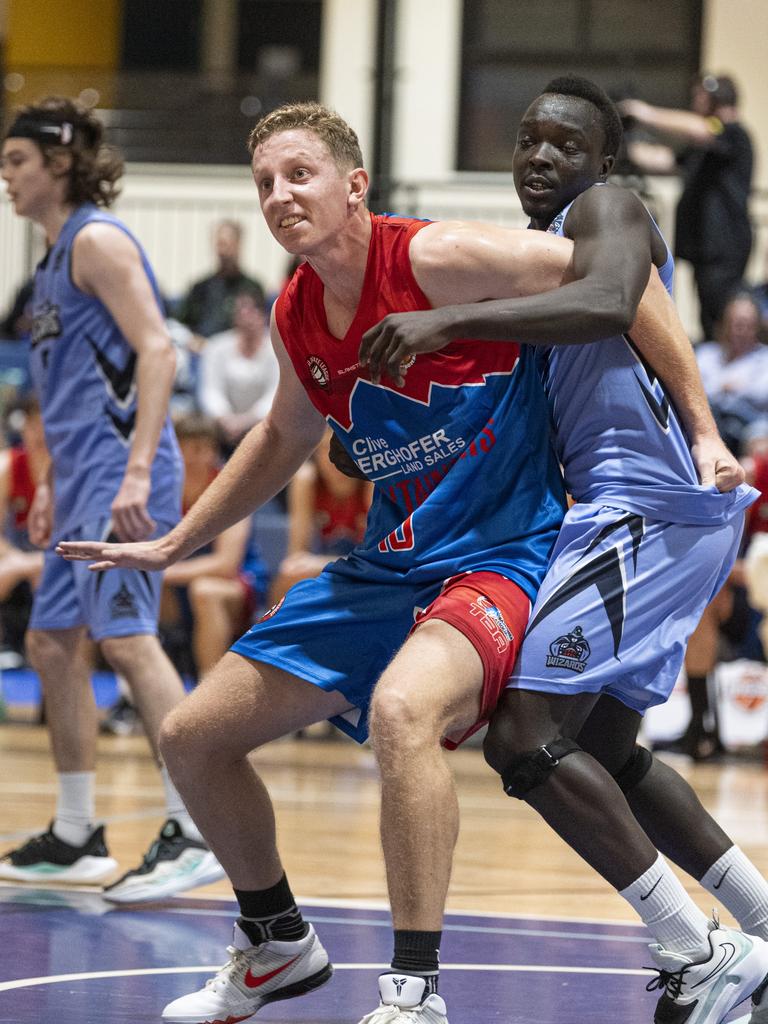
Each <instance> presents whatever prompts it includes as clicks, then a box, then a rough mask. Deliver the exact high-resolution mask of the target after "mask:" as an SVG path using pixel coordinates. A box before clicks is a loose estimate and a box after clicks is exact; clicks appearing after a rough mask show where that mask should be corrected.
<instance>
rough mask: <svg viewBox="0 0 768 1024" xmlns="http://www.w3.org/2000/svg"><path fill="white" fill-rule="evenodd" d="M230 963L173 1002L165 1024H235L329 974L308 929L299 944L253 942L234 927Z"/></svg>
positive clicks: (312, 931)
mask: <svg viewBox="0 0 768 1024" xmlns="http://www.w3.org/2000/svg"><path fill="white" fill-rule="evenodd" d="M227 952H228V953H229V961H228V962H227V963H226V964H225V965H224V966H223V967H222V968H221V970H220V971H219V972H218V973H217V974H216V975H214V977H213V978H209V979H208V981H207V982H206V983H205V987H204V988H201V989H200V990H199V991H198V992H191V993H190V994H189V995H186V996H181V998H180V999H174V1001H173V1002H172V1003H169V1004H168V1005H167V1006H166V1008H165V1009H164V1010H163V1020H164V1021H165V1022H166V1024H236V1022H237V1021H243V1020H248V1018H249V1017H252V1016H253V1014H254V1013H256V1011H257V1010H259V1009H261V1007H262V1006H264V1005H265V1004H266V1003H273V1002H275V1001H276V1000H278V999H291V998H292V997H293V996H302V995H304V994H305V993H306V992H311V991H312V989H315V988H318V987H319V986H320V985H322V984H324V982H326V981H328V979H329V978H330V977H331V975H332V974H333V967H331V964H330V962H329V960H328V954H327V953H326V952H325V950H324V949H323V947H322V945H321V943H320V940H319V939H318V937H317V935H316V934H315V929H314V928H313V927H312V925H310V926H309V931H308V932H307V934H306V935H305V936H304V938H303V939H299V941H298V942H277V941H275V940H272V941H270V942H263V943H261V945H259V946H252V945H251V940H250V939H249V938H248V936H247V935H246V934H245V932H244V931H243V930H242V928H240V926H239V925H238V924H237V923H235V929H234V937H233V940H232V945H231V946H228V947H227Z"/></svg>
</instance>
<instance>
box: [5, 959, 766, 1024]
mask: <svg viewBox="0 0 768 1024" xmlns="http://www.w3.org/2000/svg"><path fill="white" fill-rule="evenodd" d="M386 966H387V965H386V964H383V963H380V964H337V963H335V964H334V965H333V969H334V970H335V971H380V970H381V969H382V968H385V967H386ZM219 970H221V964H215V965H210V964H209V965H208V966H206V967H147V968H139V969H134V970H130V971H87V972H84V973H82V974H55V975H51V976H47V977H43V978H15V979H14V980H13V981H3V982H0V992H9V991H11V990H12V989H17V988H33V987H35V986H37V985H57V984H61V983H63V982H69V981H98V980H100V979H101V978H136V977H145V976H147V975H155V974H209V973H210V972H213V973H216V971H219ZM440 970H441V971H503V972H505V973H509V972H514V973H518V974H607V975H622V976H628V975H648V974H653V973H654V972H653V971H646V970H635V969H629V968H627V969H624V968H621V967H561V966H558V965H552V966H546V965H544V964H441V965H440ZM744 1020H745V1021H746V1020H747V1018H746V1017H745V1018H744ZM734 1024H737V1022H736V1021H734Z"/></svg>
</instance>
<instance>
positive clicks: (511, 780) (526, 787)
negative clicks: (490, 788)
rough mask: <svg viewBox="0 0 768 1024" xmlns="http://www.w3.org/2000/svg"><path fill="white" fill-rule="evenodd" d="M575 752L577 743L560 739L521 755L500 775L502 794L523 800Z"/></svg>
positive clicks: (579, 748)
mask: <svg viewBox="0 0 768 1024" xmlns="http://www.w3.org/2000/svg"><path fill="white" fill-rule="evenodd" d="M577 750H581V747H580V746H579V744H578V743H576V742H574V740H566V739H562V738H561V739H557V740H553V741H552V743H548V744H546V746H545V745H543V744H542V746H540V747H537V748H536V750H530V751H529V752H528V753H527V754H522V755H521V756H520V757H518V758H517V759H516V760H515V761H513V762H512V764H510V765H509V766H508V767H507V768H505V770H504V771H503V772H502V773H501V782H502V785H503V786H504V792H505V793H506V794H507V796H515V797H517V799H518V800H525V797H526V795H527V794H528V793H529V792H530V791H531V790H532V789H534V788H535V787H536V786H540V785H541V784H542V782H545V781H546V779H547V776H548V775H549V773H550V772H551V771H552V769H553V768H557V766H558V765H559V764H560V761H561V760H562V759H563V758H564V757H567V756H568V754H575V753H576V751H577Z"/></svg>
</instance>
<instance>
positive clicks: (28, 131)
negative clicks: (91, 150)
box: [5, 114, 75, 146]
mask: <svg viewBox="0 0 768 1024" xmlns="http://www.w3.org/2000/svg"><path fill="white" fill-rule="evenodd" d="M74 135H75V129H74V126H73V124H72V122H71V121H58V122H56V121H51V120H49V119H48V118H45V120H43V119H38V118H37V117H32V116H30V115H29V114H19V116H18V117H17V118H16V120H15V121H14V122H13V124H12V125H11V127H10V128H9V129H8V131H7V132H6V133H5V137H6V139H32V140H33V141H34V142H43V143H46V142H47V143H49V144H53V145H59V146H68V145H69V144H70V143H71V142H72V140H73V138H74Z"/></svg>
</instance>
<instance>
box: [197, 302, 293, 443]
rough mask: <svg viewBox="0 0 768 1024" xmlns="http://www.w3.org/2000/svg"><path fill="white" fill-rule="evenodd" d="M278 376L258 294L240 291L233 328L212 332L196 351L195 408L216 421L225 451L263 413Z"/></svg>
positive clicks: (266, 409)
mask: <svg viewBox="0 0 768 1024" xmlns="http://www.w3.org/2000/svg"><path fill="white" fill-rule="evenodd" d="M279 376H280V371H279V368H278V363H277V357H276V356H275V353H274V350H273V349H272V342H271V341H270V339H269V327H268V324H267V317H266V313H265V312H264V295H263V293H262V292H261V290H259V291H258V293H253V292H241V293H240V294H239V295H238V296H237V298H236V300H235V321H234V327H233V328H232V330H230V331H224V332H223V333H222V334H214V336H213V337H212V338H210V339H209V340H208V342H207V343H206V345H205V348H204V349H203V351H202V353H201V356H200V380H199V392H198V401H199V404H200V409H201V411H202V412H203V414H204V415H205V416H208V417H210V418H211V419H213V420H214V422H215V423H216V425H217V426H218V428H219V431H220V433H221V436H222V439H223V441H224V445H225V449H226V450H227V451H232V450H233V449H234V448H235V447H236V446H237V444H238V442H239V441H240V439H241V438H242V437H243V436H244V435H245V434H246V433H247V432H248V431H249V430H250V429H251V427H252V426H254V424H256V423H258V422H259V421H260V420H262V419H264V417H265V416H266V414H267V413H268V412H269V409H270V406H271V405H272V398H273V396H274V394H275V390H276V389H277V381H278V378H279Z"/></svg>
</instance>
